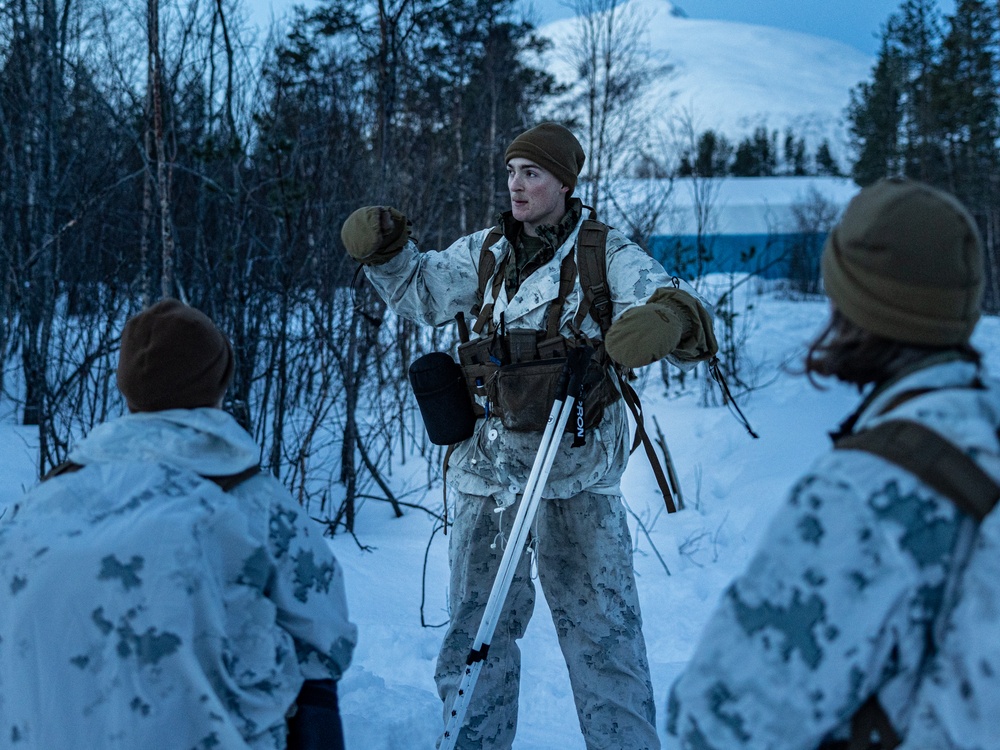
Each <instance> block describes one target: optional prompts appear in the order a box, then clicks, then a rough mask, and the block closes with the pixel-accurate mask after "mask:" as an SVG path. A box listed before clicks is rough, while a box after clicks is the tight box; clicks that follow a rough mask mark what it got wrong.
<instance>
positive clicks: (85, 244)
mask: <svg viewBox="0 0 1000 750" xmlns="http://www.w3.org/2000/svg"><path fill="white" fill-rule="evenodd" d="M617 5H618V3H617V2H616V0H579V2H578V10H580V11H583V12H590V13H593V12H601V11H608V10H612V11H613V10H615V8H616V6H617ZM930 5H931V4H930V3H929V2H916V1H915V0H911V1H910V2H907V3H905V4H904V6H903V8H902V9H901V11H900V13H899V14H898V15H897V16H896V17H894V18H893V20H892V21H890V23H889V25H888V26H887V29H886V37H885V41H884V44H883V50H882V53H881V55H880V57H879V63H878V65H877V66H876V68H875V70H874V72H873V80H872V81H871V82H870V83H864V84H861V85H860V86H859V88H858V89H857V90H856V91H855V92H854V96H853V99H852V105H851V113H850V121H851V125H852V128H853V132H854V134H855V136H856V139H857V147H858V161H857V164H856V165H855V166H854V167H853V174H854V176H855V177H856V179H857V180H858V181H859V182H862V183H864V182H867V181H871V180H872V179H874V178H875V177H877V176H879V174H889V173H895V172H902V171H905V172H906V173H908V174H913V175H915V176H918V177H922V178H924V179H928V180H930V181H932V182H935V183H937V184H942V185H944V186H945V187H948V188H949V189H952V190H954V191H955V192H956V193H958V194H959V195H960V196H961V197H962V198H963V199H964V200H965V201H966V202H967V203H969V204H970V205H971V206H972V207H973V209H974V210H975V211H976V215H977V217H978V218H979V219H980V220H981V221H982V222H983V225H984V231H985V234H986V236H987V238H988V240H989V242H990V246H991V248H994V255H995V246H996V243H997V238H996V235H997V231H996V229H997V222H998V215H997V205H998V204H997V200H996V193H997V190H998V186H997V175H998V171H997V168H996V159H997V156H996V144H997V127H998V126H997V107H996V77H997V51H996V41H997V40H996V19H995V15H996V7H995V4H994V6H992V7H991V6H989V5H988V4H986V3H983V2H965V1H962V2H959V3H958V14H959V15H958V16H956V19H947V20H946V21H941V20H940V19H936V17H935V16H934V15H933V13H932V12H931V10H930V9H929V8H930ZM608 17H609V18H612V19H614V21H613V23H610V22H609V23H605V24H594V23H590V24H587V23H583V24H581V30H580V34H579V36H578V37H577V38H576V39H575V40H574V43H573V45H572V47H573V49H572V51H571V54H572V56H573V58H574V64H573V69H574V70H575V71H576V72H577V74H578V76H579V79H580V80H579V82H578V83H577V84H575V86H574V87H573V88H572V90H566V89H564V88H563V87H560V86H558V85H557V84H556V82H555V80H554V78H553V77H552V76H551V75H550V74H549V73H548V72H546V70H545V69H544V67H543V64H542V58H541V56H540V55H541V53H542V52H543V51H544V50H545V43H544V42H543V41H541V40H540V39H539V38H538V37H537V36H536V35H535V33H534V29H533V27H532V25H531V24H530V23H529V22H527V21H526V20H525V19H524V17H523V16H522V12H521V10H520V8H519V5H518V4H517V3H516V0H327V1H326V2H322V3H320V4H318V5H316V6H314V7H313V8H311V9H309V10H301V9H300V10H298V11H296V13H295V15H294V16H293V18H292V19H291V21H290V22H289V23H288V26H287V28H285V29H283V30H282V32H281V34H280V35H279V36H278V37H277V38H276V41H273V42H269V43H267V44H266V45H264V46H261V44H260V43H259V42H258V40H257V38H256V32H255V31H254V33H251V29H250V27H249V26H248V24H247V20H246V8H245V7H244V5H243V3H242V0H191V2H185V3H163V4H160V3H158V2H157V0H148V4H146V5H145V6H136V5H135V4H134V3H132V4H128V3H124V2H121V0H99V1H98V2H93V1H88V2H82V0H81V1H78V0H15V1H14V2H7V3H0V269H2V270H3V274H2V276H0V389H3V391H4V392H5V393H6V394H8V396H9V397H10V398H11V400H12V401H13V402H14V403H17V404H18V405H19V408H20V417H21V419H22V420H23V422H24V423H25V424H29V425H37V429H38V441H39V457H38V470H39V472H40V473H41V472H44V471H46V470H47V469H49V468H50V467H51V466H53V465H54V464H56V463H58V462H59V461H60V460H62V459H63V458H65V456H66V453H67V451H68V449H69V447H70V438H71V436H72V435H74V434H79V433H80V432H85V431H86V430H88V429H90V428H91V427H92V426H93V425H94V424H96V423H98V422H100V421H102V420H105V419H107V418H108V417H110V416H113V415H115V414H117V413H118V412H120V410H121V402H120V400H119V399H118V396H117V394H116V391H115V386H114V371H113V367H114V362H115V360H116V356H115V354H116V346H117V334H118V332H119V331H120V329H121V325H122V323H123V322H124V320H125V318H126V317H127V316H128V315H130V314H132V313H134V312H136V311H137V310H138V309H139V308H140V307H141V306H142V305H144V304H147V303H149V302H150V301H152V300H155V299H157V298H159V297H162V296H175V297H179V298H181V299H183V300H184V301H186V302H188V303H190V304H192V305H195V306H197V307H199V308H200V309H202V310H204V311H205V312H207V313H208V314H209V315H211V316H212V317H213V319H215V320H216V321H217V322H218V323H219V325H220V326H221V327H222V328H223V329H224V330H226V331H227V332H229V333H230V335H231V337H232V340H233V343H234V346H235V348H236V352H237V362H238V366H237V373H236V378H235V381H234V385H233V389H232V403H231V404H230V408H231V409H232V410H233V411H234V413H235V414H236V415H237V416H238V417H239V418H240V419H241V420H242V421H243V423H244V424H245V425H246V426H247V428H248V429H249V430H250V431H251V432H252V433H253V434H254V436H255V437H256V438H257V439H258V441H259V442H260V444H261V445H262V446H263V449H262V463H263V465H264V466H265V467H267V468H268V469H269V470H270V471H272V472H273V473H274V474H275V475H276V476H279V477H280V478H281V479H282V480H283V481H284V482H286V484H288V485H289V486H290V487H291V488H292V489H293V491H294V492H296V494H297V495H298V497H299V498H300V500H301V501H302V502H309V501H313V500H315V501H317V502H318V503H319V505H320V508H321V510H322V511H324V512H326V513H327V514H328V517H329V518H330V521H331V523H334V524H342V525H344V526H346V527H347V528H348V529H352V528H353V518H354V513H355V512H356V509H357V505H356V503H357V502H360V501H362V500H363V499H364V497H365V496H366V495H368V494H369V493H370V494H371V496H372V497H377V498H379V499H384V500H389V501H390V502H391V503H392V504H393V505H394V508H395V510H396V512H400V511H399V508H400V505H402V504H404V502H405V501H404V500H403V499H401V498H394V497H392V493H391V492H390V491H389V485H388V483H387V482H386V481H385V477H384V476H382V474H383V473H384V472H385V471H387V470H388V467H390V466H391V462H390V461H389V460H388V459H387V456H388V454H389V453H390V452H398V451H400V449H401V448H403V447H405V446H408V448H407V450H409V451H412V450H413V449H414V446H415V445H417V444H419V443H421V441H422V440H423V431H422V428H421V426H420V424H419V421H414V418H413V414H412V411H413V410H412V406H408V405H409V404H412V401H411V400H410V399H409V398H407V395H406V379H405V368H406V366H407V364H408V363H409V361H410V360H412V359H413V357H414V356H415V355H416V354H418V353H419V352H420V351H421V350H422V349H423V348H425V347H428V346H431V347H444V348H447V347H448V346H450V345H451V344H452V341H451V340H450V338H449V340H446V341H441V340H438V339H439V337H440V338H442V339H443V338H444V337H445V334H442V333H441V332H430V333H426V332H424V333H421V332H418V331H417V330H416V329H415V328H414V327H413V326H409V325H407V324H405V323H403V322H400V321H397V320H395V319H394V318H393V317H392V316H385V322H382V317H383V315H384V310H383V309H382V308H381V307H380V304H379V302H378V300H377V299H376V298H374V296H373V295H372V294H371V293H370V290H369V288H368V286H367V285H366V284H364V283H359V284H357V285H356V286H354V287H352V285H351V281H352V276H353V274H354V271H355V269H354V267H353V264H350V263H348V262H346V261H345V258H344V253H343V252H342V249H341V244H340V237H339V230H340V226H341V224H342V222H343V220H344V218H346V216H347V215H348V214H349V213H350V212H351V211H352V210H353V209H354V208H356V207H358V206H361V205H365V204H370V203H382V204H392V205H396V206H398V207H399V208H401V209H402V210H403V211H404V212H406V213H407V215H409V216H413V217H419V223H418V226H417V227H416V230H417V232H418V234H419V237H418V238H419V239H420V240H422V241H423V244H424V245H425V246H426V247H431V248H436V247H443V246H445V245H446V244H447V243H449V242H451V241H452V240H453V239H455V238H456V237H458V236H460V235H462V234H464V233H467V232H469V231H472V230H474V229H477V228H480V227H483V226H485V225H487V224H489V223H490V222H491V221H492V218H493V216H494V215H495V213H496V212H497V211H498V210H500V209H502V208H504V207H505V206H506V200H505V199H506V190H505V177H506V174H505V170H504V166H503V162H502V154H503V151H504V148H505V147H506V145H507V144H508V143H509V142H510V140H511V139H512V138H513V137H514V136H515V135H516V134H517V133H519V132H520V131H521V130H523V129H524V128H526V127H529V126H531V125H533V124H535V123H536V122H537V121H538V120H539V119H540V118H542V117H555V118H558V119H561V120H563V121H565V122H567V123H569V124H572V125H573V126H575V127H576V128H577V129H578V131H579V132H580V133H581V134H583V139H584V141H585V146H586V147H587V149H588V154H589V157H590V158H588V165H587V170H588V172H587V173H586V174H585V175H584V178H585V180H586V195H584V197H585V198H588V199H589V200H591V201H592V202H594V203H595V205H596V204H597V203H598V202H599V201H601V200H604V195H603V193H601V186H602V184H603V182H602V181H604V180H608V179H610V178H611V177H613V176H616V175H617V174H622V175H629V174H630V175H634V176H638V175H640V174H641V169H640V167H639V166H637V164H645V165H646V166H647V167H648V165H650V164H655V165H656V169H655V170H654V171H655V173H656V175H657V176H664V175H668V176H669V175H676V174H679V173H683V172H684V170H685V169H687V170H689V171H690V173H697V174H700V175H702V176H710V173H711V174H805V173H829V174H834V173H836V172H837V171H838V170H839V168H838V167H837V163H836V161H835V160H834V159H833V156H832V155H831V154H830V153H829V147H828V146H826V145H825V144H824V145H821V146H820V148H819V149H818V150H817V152H816V153H815V154H807V153H806V150H805V144H804V142H803V141H802V140H801V139H800V138H797V137H796V136H795V135H794V134H793V133H791V132H787V133H785V134H783V136H782V137H781V138H779V136H778V134H777V133H774V132H768V131H767V130H765V129H763V128H761V129H759V130H758V131H756V132H755V133H753V134H752V135H750V136H748V137H747V138H746V139H745V140H744V141H741V142H738V143H737V144H735V145H730V144H728V143H726V142H725V139H724V138H722V137H721V136H716V135H715V134H712V133H709V134H703V136H702V139H701V140H700V141H699V143H698V146H697V149H696V150H697V152H698V153H690V154H687V155H686V156H685V155H681V154H667V153H662V149H661V150H659V151H657V150H655V149H653V150H651V151H649V152H647V153H646V154H645V155H644V158H643V159H640V160H638V161H636V160H634V159H633V160H632V161H627V160H625V158H624V156H623V154H624V152H625V149H623V144H633V145H634V144H635V143H636V142H637V141H638V139H637V137H636V134H637V133H642V132H644V131H645V130H648V123H646V122H643V120H642V119H641V117H639V116H638V114H637V112H638V108H637V107H636V103H637V101H638V98H639V96H640V94H641V92H642V90H643V87H644V86H645V85H646V84H647V83H648V82H649V80H650V79H651V77H652V76H653V75H654V74H655V73H656V68H655V66H653V65H652V64H651V63H650V62H649V61H648V60H646V59H644V58H643V57H642V53H641V49H642V46H641V44H639V43H638V42H639V39H640V37H639V34H640V32H641V30H642V23H641V19H637V18H635V17H633V16H629V14H627V13H621V12H617V13H612V14H610V15H609V16H608ZM921 19H922V20H921ZM921 24H923V25H921ZM973 53H974V54H973ZM960 81H961V82H962V84H963V85H961V86H960V85H955V84H957V83H958V82H960ZM968 81H973V82H975V83H976V87H975V88H972V87H968V88H963V86H965V83H966V82H968ZM706 139H707V140H706ZM678 165H679V166H678ZM685 165H686V166H685ZM711 170H715V171H714V172H712V171H711ZM637 239H639V240H641V239H642V238H637ZM647 239H648V238H647ZM992 294H993V297H992V299H993V300H994V304H995V301H996V300H997V299H1000V295H998V294H997V282H996V274H994V276H993V286H992ZM449 336H450V333H449ZM5 368H7V369H6V370H5ZM373 387H374V388H373ZM362 392H363V393H365V394H366V398H365V399H361V397H360V395H361V393H362ZM370 393H375V394H378V397H377V398H375V399H374V401H371V402H370V403H369V401H370V398H369V397H368V396H367V394H370ZM420 447H421V449H423V450H431V449H430V448H429V447H428V446H426V445H421V446H420ZM331 454H333V455H337V456H338V457H339V459H340V460H339V462H338V464H337V465H336V466H330V465H328V464H329V461H325V460H322V459H321V458H319V457H320V456H322V457H323V459H326V458H328V457H329V456H330V455H331ZM402 455H406V450H404V451H403V452H402ZM430 479H432V477H429V480H430Z"/></svg>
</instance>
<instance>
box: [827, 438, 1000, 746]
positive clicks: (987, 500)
mask: <svg viewBox="0 0 1000 750" xmlns="http://www.w3.org/2000/svg"><path fill="white" fill-rule="evenodd" d="M834 448H837V449H849V450H861V451H865V452H867V453H871V454H874V455H876V456H881V457H882V458H884V459H885V460H886V461H889V462H891V463H893V464H895V465H897V466H899V467H901V468H903V469H905V470H906V471H908V472H910V473H911V474H913V475H914V476H916V477H918V478H919V479H920V480H921V481H922V482H924V483H925V484H927V485H928V486H930V487H933V488H934V489H935V490H936V491H938V492H940V493H941V494H942V495H944V496H945V497H947V498H948V499H949V500H951V501H952V502H953V503H954V504H955V506H956V507H957V508H958V509H959V510H960V511H961V512H962V513H964V514H966V515H968V516H969V517H971V518H972V519H974V520H975V521H976V523H978V522H980V521H982V520H983V518H985V517H986V516H987V514H989V512H990V511H991V510H992V509H993V507H994V506H995V505H996V504H997V500H998V499H1000V484H998V483H997V482H996V481H995V480H994V479H993V478H992V477H991V476H990V475H989V474H987V473H986V472H985V471H983V470H982V468H980V466H979V464H977V463H976V462H975V461H974V460H972V458H970V457H969V456H968V455H966V454H965V453H964V452H962V450H960V449H959V448H958V447H956V446H955V445H954V444H953V443H951V442H950V441H948V440H946V439H945V438H943V437H942V436H941V435H939V434H938V433H936V432H934V430H932V429H930V428H928V427H925V426H924V425H922V424H920V423H919V422H914V421H912V420H908V419H894V420H890V421H888V422H883V423H882V424H880V425H877V426H876V427H872V428H871V429H868V430H863V431H862V432H858V433H855V434H851V435H846V436H844V437H842V438H839V439H838V440H837V441H836V442H835V443H834ZM876 735H877V736H878V737H879V744H878V745H877V747H879V748H882V750H894V749H895V748H896V747H898V746H899V745H900V743H901V742H902V740H901V738H900V737H899V735H898V733H897V732H896V730H895V728H894V727H893V726H892V722H891V721H890V719H889V716H888V715H887V714H886V711H885V708H884V707H883V706H882V703H881V701H879V699H878V695H877V694H876V695H871V696H870V697H869V698H868V700H867V701H865V703H864V704H863V705H862V706H861V707H860V708H859V709H858V710H857V712H856V713H855V714H854V716H853V717H852V718H851V739H850V741H849V743H848V745H847V748H848V750H868V748H870V747H873V745H872V744H871V738H872V737H873V736H876Z"/></svg>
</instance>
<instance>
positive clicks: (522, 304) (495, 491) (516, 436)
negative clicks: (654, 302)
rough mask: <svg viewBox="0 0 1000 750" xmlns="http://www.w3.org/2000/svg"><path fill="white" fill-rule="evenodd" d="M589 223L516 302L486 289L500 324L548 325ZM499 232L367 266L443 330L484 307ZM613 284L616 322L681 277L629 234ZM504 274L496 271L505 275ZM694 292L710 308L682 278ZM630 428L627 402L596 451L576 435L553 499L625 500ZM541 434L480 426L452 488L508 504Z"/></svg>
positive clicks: (393, 303) (589, 330)
mask: <svg viewBox="0 0 1000 750" xmlns="http://www.w3.org/2000/svg"><path fill="white" fill-rule="evenodd" d="M582 223H583V217H581V218H580V220H579V221H578V222H577V224H576V227H575V228H574V229H573V231H572V232H571V233H570V234H569V236H568V237H567V238H566V240H565V241H564V242H563V243H562V245H560V246H559V248H558V249H557V250H556V252H555V256H554V257H553V258H552V259H551V260H549V261H548V262H547V263H546V264H545V265H544V266H542V267H541V268H539V269H537V270H536V271H534V272H532V273H531V274H530V275H529V276H528V277H527V278H525V279H524V281H523V282H522V283H521V284H520V286H519V287H518V289H517V292H516V293H515V294H514V296H513V297H512V298H510V299H508V297H507V291H506V286H505V285H503V284H501V285H500V286H499V298H498V299H495V300H494V299H493V298H492V286H493V285H492V281H490V282H488V283H487V284H486V289H485V294H486V297H485V299H484V301H483V302H484V305H485V304H489V303H493V320H494V323H498V322H499V320H500V315H501V314H502V315H503V316H504V320H505V325H506V326H507V328H508V329H516V328H522V329H525V328H526V329H536V330H539V329H544V328H545V316H546V314H547V312H548V309H549V304H550V303H551V302H552V301H553V300H555V299H556V298H557V297H558V296H559V274H560V264H561V263H562V260H563V259H564V258H565V257H566V256H567V255H568V254H569V253H570V252H573V251H574V249H575V247H576V244H577V238H578V235H579V232H580V227H581V225H582ZM489 232H490V229H483V230H481V231H479V232H475V233H474V234H470V235H468V236H466V237H462V238H460V239H459V240H457V241H456V242H454V243H453V244H452V245H451V246H450V247H448V248H446V249H445V250H442V251H440V252H420V251H418V249H417V246H416V245H415V244H414V243H413V242H412V241H411V242H408V243H407V245H406V246H405V247H404V248H403V250H402V251H401V252H400V254H399V255H397V256H396V257H395V258H393V259H392V260H390V261H388V262H386V263H384V264H381V265H377V266H365V272H366V273H367V275H368V278H369V279H370V280H371V282H372V284H373V285H374V286H375V288H376V289H377V290H378V292H379V294H380V295H381V296H382V298H383V299H384V300H386V302H387V303H388V304H389V306H390V307H391V308H392V309H393V310H394V311H395V312H396V313H397V314H399V315H400V316H402V317H404V318H409V319H411V320H415V321H418V322H420V323H424V324H426V325H433V326H440V325H445V324H447V323H450V322H453V321H454V319H455V315H456V314H457V313H459V312H462V313H465V314H468V312H469V310H470V309H471V308H472V306H473V305H474V304H475V303H476V290H477V288H478V283H479V270H478V267H479V257H480V251H481V249H482V246H483V243H484V241H485V240H486V237H487V235H488V234H489ZM491 252H493V254H494V255H495V256H496V259H497V262H496V264H495V266H494V267H495V269H500V268H501V262H500V261H501V260H502V259H503V258H504V257H505V256H506V255H508V254H509V253H511V252H512V248H511V243H510V241H509V240H508V239H507V238H506V237H504V238H502V239H500V240H499V241H498V242H497V243H496V244H495V245H493V247H492V248H491ZM606 259H607V279H608V286H609V287H610V291H611V297H612V303H613V306H614V309H613V316H614V317H615V318H617V317H618V316H619V315H621V313H622V312H624V311H625V310H627V309H628V308H630V307H634V306H635V305H640V304H642V303H644V302H645V301H646V300H647V299H648V298H649V297H650V295H652V294H653V292H655V291H656V290H657V289H659V288H663V287H669V286H672V285H673V283H674V279H673V278H672V277H671V276H669V275H668V274H667V273H666V272H665V271H664V270H663V267H662V266H661V265H660V264H659V263H658V262H657V261H655V260H654V259H653V258H651V257H650V256H649V255H648V254H647V253H645V252H644V251H643V250H642V249H641V248H639V247H638V246H637V245H636V244H635V243H633V242H631V241H629V240H628V238H626V237H625V235H623V234H622V233H621V232H619V231H618V230H616V229H610V230H609V232H608V236H607V245H606ZM499 272H500V271H499V270H495V271H494V273H499ZM678 283H679V284H681V286H682V288H684V289H685V291H687V292H690V293H691V294H692V295H694V296H695V297H697V299H698V300H699V301H700V302H702V304H703V305H704V307H705V308H706V309H709V306H708V304H707V303H705V302H704V300H702V299H701V298H700V297H698V295H697V294H696V293H695V292H694V290H693V289H692V288H691V287H690V286H689V285H687V284H686V283H685V282H683V281H678ZM582 302H583V290H582V289H581V288H580V285H579V283H577V284H576V285H574V288H573V290H572V291H571V292H570V294H569V295H568V296H567V298H566V301H565V304H564V306H563V309H562V318H561V321H560V324H561V330H560V332H561V333H563V334H564V335H571V329H570V323H571V322H572V321H573V319H574V317H575V316H576V313H577V310H578V309H579V308H580V305H581V303H582ZM581 328H582V331H583V333H584V334H586V335H587V336H590V337H592V338H595V339H599V338H600V333H601V332H600V327H599V326H598V324H597V323H596V322H595V321H594V320H593V319H592V318H591V317H590V316H587V317H586V318H585V319H584V321H583V323H582V325H581ZM667 359H668V360H669V361H671V362H672V363H673V364H675V365H676V366H678V367H682V368H685V369H690V368H691V367H694V366H695V364H697V363H696V362H685V361H681V360H679V359H677V358H676V357H672V356H671V357H668V358H667ZM628 439H629V435H628V425H627V421H626V417H625V407H624V405H623V403H622V402H621V400H619V401H617V402H616V403H614V404H612V405H611V406H609V407H607V408H606V410H605V412H604V417H603V419H602V421H601V423H600V424H599V425H598V426H597V427H595V428H593V429H591V430H588V435H587V438H586V445H584V446H580V447H577V448H570V447H569V444H570V441H571V438H570V437H569V436H566V437H564V438H563V443H562V445H561V447H560V450H559V453H558V454H557V456H556V460H555V463H554V464H553V467H552V471H551V473H550V474H549V478H548V481H547V483H546V485H545V497H553V498H569V497H573V496H574V495H577V494H579V493H580V492H582V491H584V490H587V491H590V492H596V493H599V494H608V495H615V494H618V493H619V492H620V486H619V483H620V479H621V475H622V473H623V472H624V470H625V465H626V461H627V458H628ZM538 440H539V435H538V434H537V433H531V432H514V431H511V430H507V429H505V428H504V426H503V425H502V424H500V420H498V419H485V420H479V421H478V423H477V428H476V434H475V435H473V436H472V437H471V438H469V439H468V440H466V441H465V442H463V443H460V444H458V446H457V447H456V449H455V451H454V454H453V455H452V458H451V460H450V462H449V473H448V483H449V484H450V485H452V486H454V487H455V488H456V489H458V490H461V491H462V492H466V493H469V494H472V495H480V496H493V497H495V498H496V499H497V501H498V502H499V503H500V504H502V505H509V504H511V503H513V502H514V498H515V496H516V495H519V494H520V493H521V492H522V491H523V489H524V486H525V484H526V483H527V478H528V474H529V471H530V469H531V464H532V461H533V460H534V457H535V453H536V451H537V449H538Z"/></svg>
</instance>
